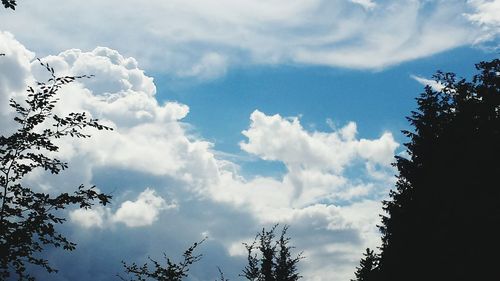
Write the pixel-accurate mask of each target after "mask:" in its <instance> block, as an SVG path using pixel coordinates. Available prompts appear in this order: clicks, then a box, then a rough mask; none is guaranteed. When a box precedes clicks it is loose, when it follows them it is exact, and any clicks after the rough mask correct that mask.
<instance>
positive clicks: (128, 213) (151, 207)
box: [112, 188, 177, 227]
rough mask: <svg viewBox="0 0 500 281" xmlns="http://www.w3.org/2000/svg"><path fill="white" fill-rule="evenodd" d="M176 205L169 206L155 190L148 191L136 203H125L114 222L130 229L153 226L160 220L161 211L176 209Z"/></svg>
mask: <svg viewBox="0 0 500 281" xmlns="http://www.w3.org/2000/svg"><path fill="white" fill-rule="evenodd" d="M176 207H177V205H176V204H175V203H172V204H169V205H167V203H166V202H165V200H164V199H163V198H161V197H159V196H158V195H157V194H156V193H155V191H154V190H151V189H149V188H148V189H146V190H145V191H143V192H142V193H141V194H139V197H138V198H137V200H136V201H125V202H123V203H122V204H121V206H120V208H118V210H117V211H116V213H115V214H114V215H113V218H112V220H113V221H115V222H121V223H124V224H125V225H127V226H129V227H138V226H147V225H151V224H152V223H153V222H155V221H156V220H157V219H158V215H159V214H160V211H161V210H165V209H172V208H176Z"/></svg>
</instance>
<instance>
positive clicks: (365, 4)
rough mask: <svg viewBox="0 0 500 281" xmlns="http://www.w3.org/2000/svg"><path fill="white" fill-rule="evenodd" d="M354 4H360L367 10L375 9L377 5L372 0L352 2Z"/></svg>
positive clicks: (354, 0)
mask: <svg viewBox="0 0 500 281" xmlns="http://www.w3.org/2000/svg"><path fill="white" fill-rule="evenodd" d="M350 1H351V2H352V3H355V4H359V5H361V6H363V8H365V9H373V8H374V7H375V6H377V4H376V3H375V2H374V1H371V0H350Z"/></svg>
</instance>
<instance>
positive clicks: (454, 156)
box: [370, 59, 500, 281]
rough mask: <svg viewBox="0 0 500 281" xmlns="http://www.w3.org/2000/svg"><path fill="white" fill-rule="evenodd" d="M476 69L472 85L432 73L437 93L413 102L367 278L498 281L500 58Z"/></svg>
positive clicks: (430, 91)
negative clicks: (372, 274)
mask: <svg viewBox="0 0 500 281" xmlns="http://www.w3.org/2000/svg"><path fill="white" fill-rule="evenodd" d="M476 69H477V70H478V71H479V73H478V74H476V75H474V77H473V78H472V80H471V81H470V82H469V81H467V80H466V79H458V78H457V77H456V75H455V74H453V73H443V72H437V74H436V75H435V77H434V78H435V80H436V81H438V82H439V83H440V84H441V85H443V88H442V89H441V90H439V91H436V90H433V89H432V88H431V87H429V86H428V87H426V88H425V92H424V93H423V94H421V95H420V97H419V98H417V104H418V110H417V111H414V112H412V113H411V116H410V117H408V120H409V122H410V124H411V125H412V127H413V131H404V132H403V133H404V134H405V135H406V136H408V138H409V142H408V143H406V144H405V146H406V148H407V152H408V154H409V157H408V158H405V157H396V163H395V166H396V167H397V168H398V171H399V175H398V181H397V183H396V190H394V191H392V192H391V193H390V197H391V198H390V200H387V201H384V202H383V203H384V210H385V212H386V215H384V216H383V217H382V225H381V226H380V230H381V232H382V246H381V248H380V249H381V254H380V261H379V265H378V272H379V273H380V276H379V279H377V278H373V280H384V281H392V280H409V281H412V280H415V281H416V280H495V279H497V278H498V269H497V267H498V264H497V263H498V253H499V252H500V240H499V239H498V237H500V227H499V225H500V204H499V202H500V185H499V175H500V163H499V159H500V60H498V59H495V60H493V61H490V62H481V63H479V64H477V65H476ZM370 280H372V279H370Z"/></svg>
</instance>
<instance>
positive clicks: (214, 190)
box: [0, 4, 397, 280]
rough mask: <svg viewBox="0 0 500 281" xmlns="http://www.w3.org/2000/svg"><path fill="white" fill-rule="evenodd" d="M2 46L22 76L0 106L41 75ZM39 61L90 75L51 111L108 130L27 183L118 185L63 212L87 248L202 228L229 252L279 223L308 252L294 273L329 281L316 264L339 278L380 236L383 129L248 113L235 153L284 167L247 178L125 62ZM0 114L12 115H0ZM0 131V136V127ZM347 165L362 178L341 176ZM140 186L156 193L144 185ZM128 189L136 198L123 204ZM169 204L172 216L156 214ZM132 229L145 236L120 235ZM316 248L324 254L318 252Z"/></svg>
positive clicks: (385, 172)
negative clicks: (368, 131)
mask: <svg viewBox="0 0 500 281" xmlns="http://www.w3.org/2000/svg"><path fill="white" fill-rule="evenodd" d="M62 5H65V4H62ZM297 5H298V4H297ZM262 16H263V17H266V16H271V15H266V14H263V15H262ZM0 42H8V46H10V47H9V48H11V49H12V52H10V53H9V54H16V56H15V59H12V60H11V62H10V64H12V67H13V69H16V68H18V69H21V70H23V72H22V73H23V75H21V76H19V77H17V76H16V77H13V78H12V77H11V78H12V79H14V78H16V79H18V81H17V82H19V83H18V84H16V85H17V86H15V85H14V84H8V85H7V86H5V88H2V92H1V94H2V96H1V97H0V98H1V99H5V97H6V96H12V95H13V94H12V93H15V94H14V95H18V94H19V93H18V92H19V91H21V92H22V88H24V85H26V83H29V82H30V81H33V80H34V79H35V77H37V78H39V77H42V76H44V75H45V74H44V72H43V69H41V67H40V66H39V65H38V64H37V62H33V61H32V58H33V55H32V53H30V52H29V51H27V50H26V49H25V48H24V47H23V46H22V45H21V44H19V43H18V42H17V41H16V40H15V39H13V38H12V36H11V35H9V34H6V33H1V34H0ZM19 54H27V55H19ZM4 58H7V57H2V58H0V61H1V60H3V59H4ZM42 60H44V61H47V62H49V63H50V64H51V65H53V66H54V68H55V69H56V71H57V73H60V74H68V75H79V74H95V75H96V76H95V77H94V78H92V79H82V80H79V81H78V82H77V83H73V84H71V85H69V86H68V87H65V88H64V89H63V90H62V91H61V92H60V98H61V99H60V103H59V106H58V107H57V108H56V111H57V113H58V114H63V113H64V112H66V113H67V112H72V111H86V112H88V113H89V114H90V115H92V116H93V117H98V118H100V119H101V120H102V122H104V123H106V124H108V125H110V126H112V127H114V128H115V130H114V131H112V132H92V138H90V139H85V140H81V141H80V140H76V141H75V140H73V141H71V140H62V141H61V142H60V143H59V145H60V146H61V153H60V156H61V157H62V158H63V160H65V161H68V162H69V163H70V169H69V170H67V171H65V172H64V173H62V174H61V175H59V176H58V177H53V176H47V175H46V174H45V173H42V172H40V173H38V172H37V173H34V174H33V176H32V177H31V178H30V179H28V180H29V181H30V183H33V184H36V185H43V186H42V188H43V189H44V190H46V191H52V190H56V191H60V190H64V191H69V190H72V189H74V187H75V186H77V185H78V184H79V183H84V184H93V183H94V181H95V180H97V178H99V177H101V180H102V178H103V177H104V178H106V177H110V178H111V179H108V183H110V187H109V188H116V190H115V191H114V194H113V195H114V198H115V200H116V201H115V202H114V203H115V204H116V205H114V204H113V205H112V206H111V207H109V208H108V207H106V208H96V209H93V210H88V211H83V210H75V211H73V212H71V213H70V218H71V219H72V220H73V221H74V222H76V223H77V224H75V225H80V226H82V228H80V229H77V230H75V233H77V234H79V233H80V232H81V233H92V235H90V234H89V235H88V237H87V238H85V239H87V240H85V242H86V243H90V242H89V241H93V243H95V245H97V246H96V247H99V246H102V245H101V244H99V243H100V242H99V241H94V239H95V238H94V235H93V233H94V232H92V231H94V230H95V229H94V230H93V228H100V229H101V231H100V232H99V233H105V234H106V235H109V237H111V238H108V239H109V240H113V241H111V242H110V243H108V244H106V245H111V244H113V243H117V242H116V241H114V239H113V238H112V237H121V239H123V240H125V241H129V240H130V239H128V238H129V237H128V235H130V236H133V235H137V236H136V237H137V238H134V240H137V241H141V242H142V243H145V244H146V246H145V249H144V250H143V251H147V250H148V249H150V250H151V249H152V250H155V249H156V248H157V246H156V245H157V244H156V243H157V242H156V241H157V240H155V239H159V237H163V235H164V234H165V233H170V234H169V235H170V236H169V237H170V238H171V240H169V241H168V242H169V243H170V244H169V245H170V246H172V245H178V244H179V243H178V242H179V241H184V242H185V241H186V239H190V238H192V237H194V238H193V239H199V234H200V233H202V232H207V233H211V235H214V236H213V238H212V239H211V240H210V242H211V243H219V244H218V245H222V247H225V248H224V250H225V251H227V253H229V252H231V253H233V254H235V253H237V251H236V250H235V249H234V246H233V248H231V245H234V243H237V242H239V241H242V240H243V239H245V238H247V237H248V236H249V235H250V236H251V235H252V234H254V233H253V231H257V230H258V229H259V228H260V227H261V226H262V225H263V224H267V223H269V224H272V223H275V222H282V223H289V224H291V225H292V227H293V228H294V229H296V231H297V232H296V236H294V239H296V241H301V242H300V243H301V244H300V245H297V246H298V247H300V249H304V250H305V251H306V252H307V256H308V261H314V262H311V263H309V262H307V263H305V268H304V274H305V273H307V274H310V276H314V277H312V278H315V280H331V276H330V271H329V270H330V269H328V268H330V267H316V265H318V264H319V265H323V264H324V261H326V260H334V261H335V262H336V267H335V271H336V272H342V274H341V275H339V276H348V275H349V273H352V272H353V270H354V266H355V265H356V263H357V259H358V258H359V255H360V254H361V252H362V249H363V248H364V247H366V246H367V245H370V246H373V244H375V243H376V241H377V239H378V234H377V232H376V231H374V230H373V229H374V224H375V223H374V222H375V221H378V219H379V218H378V213H379V210H380V208H379V206H378V205H376V204H375V203H374V202H378V201H379V199H380V197H381V196H384V195H380V194H382V193H383V192H381V191H386V190H387V188H388V187H389V186H388V183H387V181H388V180H389V179H390V178H392V174H393V171H392V170H390V169H391V168H390V167H389V166H388V163H389V162H390V161H391V159H392V155H393V154H394V152H395V149H396V147H397V143H396V142H395V141H394V139H393V137H392V135H391V134H390V133H383V134H382V135H381V136H380V137H379V138H375V139H362V138H359V137H358V133H357V128H356V124H355V123H354V122H351V123H348V124H346V125H345V126H344V127H341V128H339V129H336V130H332V131H331V132H319V131H312V132H311V131H307V130H305V129H304V128H303V127H302V125H301V123H300V119H299V118H298V117H291V118H284V117H282V116H280V115H274V116H271V115H266V114H264V113H262V112H260V111H255V112H254V113H253V114H252V115H251V116H250V118H251V119H250V120H251V122H250V125H249V128H248V129H247V130H245V131H244V132H243V134H244V135H245V136H246V137H247V138H248V140H247V141H246V142H243V143H241V148H242V149H243V150H245V151H247V152H248V153H250V154H253V155H255V156H257V157H260V158H261V159H264V160H274V161H280V162H282V163H284V164H285V167H286V168H287V171H286V173H285V174H284V175H283V176H282V177H281V178H270V177H263V176H258V175H257V176H256V177H254V178H251V179H246V178H244V177H242V176H241V174H240V173H239V171H238V169H235V167H236V166H237V163H233V162H231V161H228V160H223V159H219V158H218V157H217V155H218V153H217V152H214V151H212V150H213V144H212V143H210V142H208V141H205V140H202V139H200V138H197V137H194V136H190V135H189V134H188V133H187V132H186V130H185V127H186V126H185V124H183V123H182V120H183V118H184V117H185V116H187V114H189V107H188V106H187V105H183V104H180V103H177V102H166V103H163V104H160V103H158V101H157V100H156V97H155V94H156V88H155V86H154V83H153V80H152V78H150V77H148V76H147V75H146V74H145V73H144V71H143V70H142V69H140V68H139V67H138V65H137V62H136V60H135V59H133V58H127V57H125V56H122V55H121V54H119V53H118V52H117V51H114V50H111V49H109V48H104V47H99V48H96V49H94V50H93V51H90V52H84V51H80V50H77V49H71V50H68V51H63V52H61V53H60V54H59V55H52V56H48V57H46V58H42ZM0 75H6V74H4V72H1V74H0ZM11 78H9V79H11ZM5 79H6V78H5ZM13 81H14V80H13ZM13 85H14V86H13ZM0 114H2V115H3V116H5V117H6V118H8V117H9V116H10V115H9V114H10V113H9V112H8V111H5V110H3V109H2V111H0ZM0 125H1V126H2V131H3V129H4V127H3V126H4V125H3V123H2V124H0ZM356 165H357V166H359V167H361V168H360V170H359V171H360V174H363V175H364V176H365V177H364V178H362V177H361V175H360V178H359V179H353V178H351V177H349V176H348V175H347V174H346V172H347V171H348V170H349V169H350V168H352V167H354V166H356ZM98 175H100V176H98ZM129 181H133V183H129ZM151 182H153V183H154V184H150V183H151ZM148 186H154V187H155V190H154V191H153V190H152V189H146V187H148ZM129 191H130V192H133V193H132V194H139V195H138V197H137V198H135V199H130V198H128V197H127V192H129ZM124 198H126V199H127V200H126V201H124V202H123V200H124ZM167 198H168V199H169V200H173V201H171V202H173V203H168V201H167V200H166V199H167ZM177 200H178V202H179V203H175V202H177ZM181 200H182V202H181ZM339 202H342V204H340V203H339ZM169 208H170V209H173V208H176V211H175V212H168V211H165V210H166V209H169ZM358 211H359V213H358ZM163 218H165V221H167V220H169V221H168V223H165V221H163ZM170 220H172V221H170ZM116 224H124V225H125V226H127V227H126V228H124V230H123V231H121V228H120V233H118V232H116V229H118V227H109V226H112V225H116ZM75 225H73V226H75ZM228 225H229V226H231V228H230V229H228ZM140 226H142V227H148V231H144V232H140V233H138V232H133V230H130V229H129V228H135V227H140ZM172 226H173V227H172ZM86 229H89V230H86ZM197 230H199V231H198V232H197V233H195V234H196V235H195V236H191V233H192V232H196V231H197ZM86 231H88V232H86ZM242 231H245V233H244V234H241V232H242ZM172 233H173V234H172ZM75 235H76V234H75ZM149 235H150V236H149ZM193 235H194V234H193ZM82 236H84V235H83V234H82ZM134 237H135V236H134ZM360 237H361V238H362V239H361V238H360ZM80 238H81V237H80ZM82 239H84V238H82ZM123 240H121V241H123ZM108 242H109V241H108ZM320 242H321V243H320ZM324 245H330V246H331V247H330V248H328V249H329V250H325V249H323V248H324ZM129 247H133V246H132V245H122V244H120V245H119V249H120V250H121V251H125V248H126V249H130V248H129ZM148 247H149V248H148ZM122 248H123V249H122ZM340 248H341V249H342V251H340V250H338V249H340ZM332 249H333V250H332ZM335 249H337V250H335ZM131 252H133V251H131ZM224 253H225V252H224ZM132 255H136V256H137V255H141V254H138V253H135V252H133V253H132ZM208 255H210V252H209V253H206V256H208ZM136 256H134V257H131V259H133V258H135V257H136ZM87 258H88V257H87ZM121 258H123V257H121ZM337 260H338V263H337ZM320 261H323V263H321V262H320ZM88 279H91V278H88ZM68 280H74V279H71V278H68Z"/></svg>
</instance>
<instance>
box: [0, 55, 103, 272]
mask: <svg viewBox="0 0 500 281" xmlns="http://www.w3.org/2000/svg"><path fill="white" fill-rule="evenodd" d="M40 63H41V62H40ZM41 64H42V65H43V66H44V67H45V68H46V69H47V70H48V71H49V72H50V74H51V78H50V79H49V80H48V81H47V82H43V83H41V82H38V83H37V85H36V86H35V87H29V88H28V90H27V92H28V96H27V98H26V100H25V102H24V103H18V102H16V101H15V100H13V99H11V100H10V106H11V107H13V108H14V109H15V111H16V117H15V118H14V120H15V121H16V122H17V123H18V126H19V128H18V129H17V131H15V132H14V133H13V134H12V135H10V136H3V135H1V136H0V279H1V280H6V279H7V278H14V276H16V277H15V278H16V280H35V278H34V277H32V276H30V274H29V273H27V272H26V271H27V270H26V266H27V265H28V264H32V265H36V266H41V267H42V268H44V269H45V270H47V271H48V272H54V271H56V270H55V269H54V268H52V267H51V266H50V264H49V261H48V260H47V259H46V258H44V257H43V256H41V255H40V253H41V252H42V251H43V250H44V248H46V247H49V246H50V247H62V248H63V249H64V250H69V251H71V250H73V249H75V246H76V244H75V243H73V242H70V241H68V239H67V238H66V237H64V236H63V235H62V234H60V233H59V232H58V231H57V230H56V228H55V226H56V225H57V224H62V223H64V221H65V219H64V217H62V216H61V212H60V210H62V209H65V208H67V207H69V206H70V205H76V206H77V207H79V208H85V209H87V208H90V207H91V206H92V205H93V203H94V202H95V201H98V202H99V203H100V204H102V205H105V204H107V203H108V202H109V199H110V198H111V197H110V196H108V195H105V194H102V193H99V192H97V190H96V189H95V187H94V186H92V187H90V188H86V187H84V186H80V187H78V189H77V190H76V191H75V192H74V193H73V194H68V193H61V194H57V195H54V194H49V193H44V192H39V189H37V188H33V187H31V186H26V185H25V183H23V181H22V180H23V178H24V177H25V176H26V175H28V174H29V173H31V172H32V171H34V170H35V169H37V168H41V169H44V170H46V171H49V172H51V173H52V174H58V173H59V172H60V171H62V170H64V169H65V168H67V167H68V164H67V163H65V162H62V161H60V160H59V159H57V158H53V157H52V155H54V154H55V152H57V151H58V146H57V145H56V144H55V143H54V140H55V139H59V138H63V137H75V138H86V137H89V135H86V134H84V133H83V132H82V129H84V128H85V127H93V128H95V129H98V130H102V129H105V130H110V128H108V127H106V126H103V125H101V124H99V123H98V120H97V119H92V118H89V117H87V116H86V115H85V113H70V114H69V115H68V116H66V117H59V116H57V115H55V114H54V113H53V109H54V106H55V104H56V103H57V98H56V94H57V92H58V90H60V89H61V87H62V86H63V85H65V84H68V83H71V82H73V81H75V79H79V78H84V77H87V76H76V77H73V76H63V77H56V76H55V74H54V69H53V68H51V67H50V66H49V65H48V64H43V63H41Z"/></svg>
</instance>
